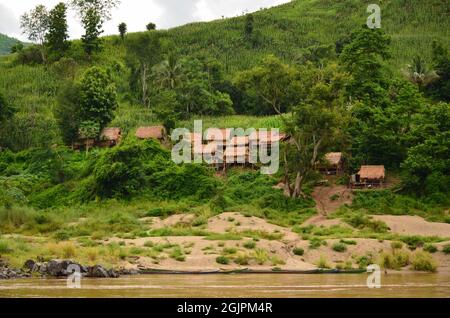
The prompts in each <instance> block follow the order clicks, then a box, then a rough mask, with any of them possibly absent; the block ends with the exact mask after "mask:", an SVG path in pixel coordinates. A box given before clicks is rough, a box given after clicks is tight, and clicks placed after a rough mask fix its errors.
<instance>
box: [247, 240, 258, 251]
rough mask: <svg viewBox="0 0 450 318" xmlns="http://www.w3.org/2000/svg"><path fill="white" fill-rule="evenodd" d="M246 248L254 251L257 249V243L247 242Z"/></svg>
mask: <svg viewBox="0 0 450 318" xmlns="http://www.w3.org/2000/svg"><path fill="white" fill-rule="evenodd" d="M244 247H245V248H246V249H249V250H251V249H254V248H255V247H256V243H255V242H253V241H247V242H245V243H244Z"/></svg>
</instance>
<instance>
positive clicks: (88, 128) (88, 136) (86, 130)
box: [78, 120, 100, 154]
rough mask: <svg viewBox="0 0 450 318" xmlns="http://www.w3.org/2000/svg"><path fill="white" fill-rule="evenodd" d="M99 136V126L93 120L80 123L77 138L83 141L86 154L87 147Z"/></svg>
mask: <svg viewBox="0 0 450 318" xmlns="http://www.w3.org/2000/svg"><path fill="white" fill-rule="evenodd" d="M99 135H100V124H99V123H98V122H96V121H93V120H86V121H83V122H81V123H80V128H79V129H78V136H79V138H81V139H83V140H84V143H85V149H86V154H87V153H88V152H89V147H90V146H91V145H92V144H93V141H94V140H95V139H96V138H97V137H98V136H99Z"/></svg>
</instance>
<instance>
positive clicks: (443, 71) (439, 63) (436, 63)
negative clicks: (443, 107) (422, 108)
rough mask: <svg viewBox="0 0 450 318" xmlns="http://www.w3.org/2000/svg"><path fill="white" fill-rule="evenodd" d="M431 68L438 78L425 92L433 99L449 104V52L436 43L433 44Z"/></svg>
mask: <svg viewBox="0 0 450 318" xmlns="http://www.w3.org/2000/svg"><path fill="white" fill-rule="evenodd" d="M433 67H434V69H435V70H436V74H437V75H438V76H439V78H438V79H437V80H436V81H434V82H433V83H431V84H430V85H429V86H428V87H427V89H426V92H427V94H428V95H430V96H431V97H433V98H435V99H438V100H442V101H446V102H450V52H449V50H448V49H447V48H446V47H444V46H443V45H442V44H440V43H438V42H436V41H434V42H433Z"/></svg>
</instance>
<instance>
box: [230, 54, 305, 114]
mask: <svg viewBox="0 0 450 318" xmlns="http://www.w3.org/2000/svg"><path fill="white" fill-rule="evenodd" d="M298 79H299V74H298V72H297V70H296V69H295V68H293V67H291V66H289V65H287V64H284V63H283V62H281V61H280V60H279V59H278V58H276V57H275V56H273V55H269V56H268V57H266V58H264V60H263V61H262V64H261V65H260V66H256V67H254V68H253V69H250V70H247V71H243V72H240V73H238V74H237V75H236V76H235V78H234V84H235V85H236V86H237V87H238V88H239V89H241V90H242V91H244V92H245V93H246V94H247V95H249V96H254V97H256V98H258V99H259V100H260V101H261V102H260V103H258V107H259V109H258V110H256V113H258V114H281V113H285V112H286V111H289V108H290V107H291V106H293V105H295V104H297V103H298V102H299V99H296V97H297V96H298V95H297V94H298V90H299V87H298V85H299V84H300V83H299V81H298Z"/></svg>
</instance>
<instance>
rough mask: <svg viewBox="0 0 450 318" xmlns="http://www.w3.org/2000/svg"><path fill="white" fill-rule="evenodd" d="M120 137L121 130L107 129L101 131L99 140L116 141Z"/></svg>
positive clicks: (116, 128)
mask: <svg viewBox="0 0 450 318" xmlns="http://www.w3.org/2000/svg"><path fill="white" fill-rule="evenodd" d="M121 136H122V130H121V129H120V128H118V127H108V128H105V129H103V130H102V133H101V134H100V139H102V140H110V141H118V140H119V139H120V138H121Z"/></svg>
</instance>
